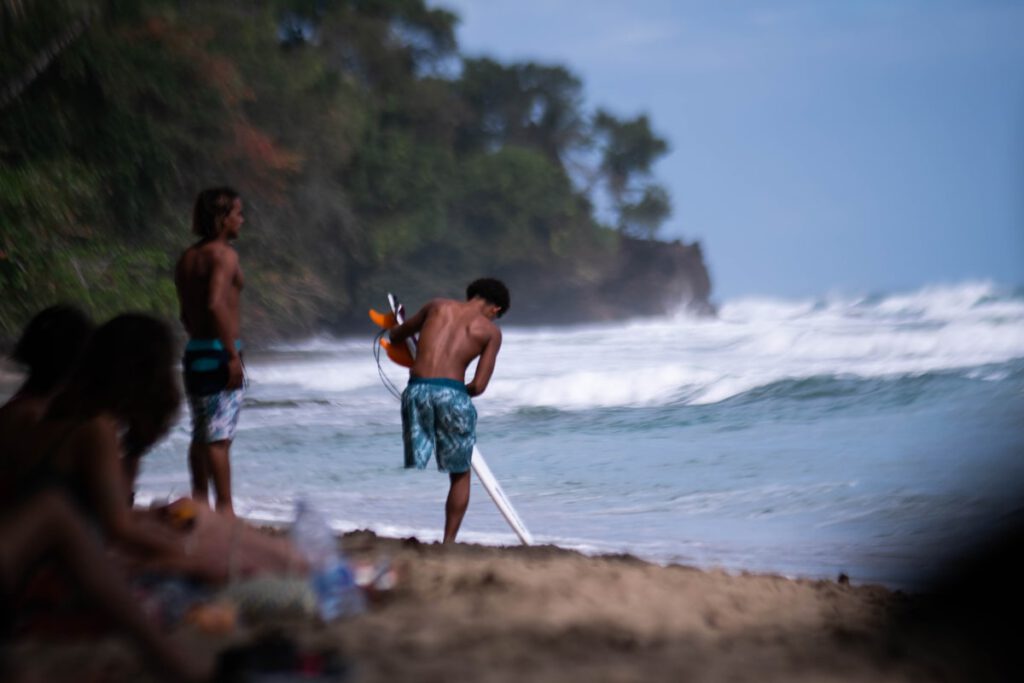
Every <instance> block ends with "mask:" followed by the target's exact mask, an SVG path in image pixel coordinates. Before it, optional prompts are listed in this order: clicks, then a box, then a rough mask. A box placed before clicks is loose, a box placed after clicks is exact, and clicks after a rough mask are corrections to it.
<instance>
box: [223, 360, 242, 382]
mask: <svg viewBox="0 0 1024 683" xmlns="http://www.w3.org/2000/svg"><path fill="white" fill-rule="evenodd" d="M244 380H245V374H244V373H243V372H242V359H241V357H239V356H231V357H230V358H228V383H227V386H226V387H224V388H225V389H241V388H242V383H243V381H244Z"/></svg>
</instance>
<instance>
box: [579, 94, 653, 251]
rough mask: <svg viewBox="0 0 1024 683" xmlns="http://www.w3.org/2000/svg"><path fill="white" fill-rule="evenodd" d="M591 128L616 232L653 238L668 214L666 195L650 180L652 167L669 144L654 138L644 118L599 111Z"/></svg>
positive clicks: (643, 116)
mask: <svg viewBox="0 0 1024 683" xmlns="http://www.w3.org/2000/svg"><path fill="white" fill-rule="evenodd" d="M593 129H594V136H595V138H596V140H597V144H598V147H599V149H600V154H601V163H600V173H601V178H602V179H603V181H604V184H605V188H606V189H607V192H608V195H609V197H610V198H611V202H612V206H613V207H614V209H615V211H616V214H617V227H618V229H619V231H620V232H621V233H623V234H625V235H629V236H633V237H646V238H650V237H653V236H654V234H655V233H656V232H657V231H658V228H659V227H660V226H661V224H662V223H663V222H664V221H665V219H666V218H668V216H669V215H670V213H671V203H670V200H669V195H668V192H667V191H666V190H665V189H664V188H663V187H661V186H660V185H658V184H656V183H654V182H652V181H651V179H650V178H651V166H652V165H653V164H654V162H655V161H656V160H658V159H659V158H660V157H662V156H663V155H665V154H666V153H667V152H668V142H667V141H666V140H664V139H663V138H660V137H658V136H657V135H655V133H654V132H653V131H652V130H651V126H650V122H649V121H648V120H647V116H646V115H640V116H638V117H636V118H635V119H631V120H630V119H627V120H623V119H618V118H616V117H614V116H612V115H611V114H609V113H608V112H606V111H604V110H599V111H598V112H597V114H596V115H595V117H594V123H593Z"/></svg>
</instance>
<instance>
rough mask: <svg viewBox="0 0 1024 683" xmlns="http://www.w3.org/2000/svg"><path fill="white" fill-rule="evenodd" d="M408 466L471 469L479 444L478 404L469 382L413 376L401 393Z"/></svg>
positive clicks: (445, 469) (454, 472)
mask: <svg viewBox="0 0 1024 683" xmlns="http://www.w3.org/2000/svg"><path fill="white" fill-rule="evenodd" d="M402 442H403V443H404V444H405V466H406V467H415V468H416V469H420V470H422V469H426V467H427V463H428V462H430V456H432V455H433V456H434V457H435V458H436V460H437V469H439V470H440V471H442V472H449V473H451V474H460V473H462V472H466V471H468V470H469V467H470V461H471V460H472V458H473V446H474V445H475V444H476V407H474V406H473V402H472V401H471V400H470V398H469V394H467V393H466V385H465V384H463V383H462V382H457V381H455V380H453V379H444V378H422V377H413V378H411V379H410V380H409V384H408V386H406V387H405V391H403V392H402Z"/></svg>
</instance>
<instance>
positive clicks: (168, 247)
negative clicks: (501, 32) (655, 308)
mask: <svg viewBox="0 0 1024 683" xmlns="http://www.w3.org/2000/svg"><path fill="white" fill-rule="evenodd" d="M0 3H2V4H0V36H2V42H3V45H4V49H3V50H2V51H0V290H2V292H3V296H2V298H0V337H3V336H7V337H9V336H11V335H12V334H15V333H16V332H17V331H18V330H19V329H20V328H21V326H22V325H23V324H24V322H25V321H26V320H27V318H28V317H29V316H31V315H32V314H33V313H34V312H35V311H37V310H38V309H40V308H41V307H43V306H45V305H48V304H50V303H53V302H55V301H58V300H61V301H71V302H76V303H78V304H80V305H82V306H83V307H85V308H87V309H89V310H90V311H91V312H92V313H93V314H94V315H95V316H96V317H98V318H103V317H106V316H109V315H111V314H114V313H115V312H118V311H121V310H125V309H141V310H149V311H153V312H156V313H159V314H161V315H166V316H169V317H170V316H174V315H175V313H176V302H175V297H174V291H173V286H172V283H171V272H172V269H173V264H174V260H175V258H176V256H177V254H178V253H179V252H180V251H181V249H182V248H184V247H185V246H186V245H187V244H188V243H189V242H190V240H191V237H190V235H189V225H188V223H189V214H190V210H191V203H192V200H193V198H194V196H195V194H196V193H197V192H198V190H200V189H202V188H203V187H205V186H209V185H215V184H224V183H227V184H230V185H233V186H235V187H236V188H237V189H238V190H239V191H240V192H241V193H242V195H243V199H244V201H245V204H246V212H247V219H248V222H247V223H246V225H245V227H244V228H243V235H242V238H241V239H240V240H239V242H238V249H239V252H240V254H241V256H242V263H243V268H244V269H245V272H246V278H247V290H246V293H245V312H244V315H245V320H244V327H245V329H246V331H247V333H249V334H269V335H273V336H282V335H300V334H307V333H309V332H311V331H313V330H315V329H319V328H323V327H327V328H333V329H340V328H342V327H344V326H346V325H350V324H352V322H353V321H356V320H359V321H362V319H363V317H364V316H365V311H366V309H367V307H368V306H370V305H380V303H381V301H380V300H381V297H382V293H383V292H385V291H387V290H388V289H397V290H398V291H401V292H407V293H408V294H407V296H406V298H407V299H409V300H410V301H416V300H417V298H416V297H417V296H419V297H420V299H419V300H422V297H425V296H429V295H433V294H435V293H436V294H448V295H458V293H459V292H460V291H461V288H462V287H463V286H464V284H465V282H466V281H467V280H468V279H471V278H472V277H475V276H477V275H482V274H491V275H495V276H498V277H504V278H505V279H507V280H509V282H510V284H511V285H513V294H514V297H513V302H514V303H513V306H514V305H515V294H516V292H520V293H524V294H527V295H530V296H535V295H537V293H538V292H541V291H542V289H541V288H543V287H546V286H551V285H552V283H561V284H563V285H565V286H568V287H577V288H585V287H586V286H587V285H588V284H589V283H597V282H600V281H601V280H602V278H603V277H604V275H605V273H606V271H607V270H608V269H609V268H610V267H611V265H610V264H612V263H613V262H614V260H615V257H616V253H617V250H618V249H619V244H620V240H621V239H623V236H630V237H639V238H644V239H646V238H650V237H653V236H654V235H655V234H656V232H657V230H658V227H659V226H660V225H661V223H662V222H663V221H664V219H665V218H666V217H667V216H668V214H669V210H670V206H669V198H668V195H667V193H666V192H665V190H664V189H663V188H662V187H660V186H659V185H658V184H656V183H655V182H654V181H653V179H652V178H651V173H650V171H651V166H652V164H653V163H654V162H655V161H656V160H657V159H658V158H659V156H661V155H663V154H664V153H665V152H666V151H667V143H666V142H665V141H664V140H662V139H661V138H659V137H658V136H657V135H656V134H655V133H654V132H653V130H652V128H651V125H650V122H649V121H648V119H647V118H646V117H645V116H639V117H637V118H634V119H621V118H617V117H616V116H615V115H614V114H612V113H610V112H607V111H587V110H586V109H585V108H584V107H583V104H582V101H583V91H582V88H583V86H582V84H581V82H580V80H579V79H578V78H577V77H576V76H575V75H573V74H572V73H571V72H570V71H569V70H568V69H566V68H565V67H563V66H552V65H544V64H535V63H513V64H503V63H500V62H497V61H494V60H492V59H488V58H483V57H468V56H464V55H461V54H460V53H459V49H458V45H457V44H456V40H455V27H456V23H457V21H458V18H457V17H456V15H454V14H453V13H451V12H449V11H447V10H445V9H442V8H439V7H434V6H431V5H428V4H427V3H426V2H425V1H424V0H235V1H232V2H217V1H214V0H105V1H102V2H90V1H88V0H0ZM598 206H599V207H603V209H602V211H600V212H599V211H597V210H596V209H595V207H598ZM599 214H600V216H599ZM517 285H518V287H517ZM531 288H532V289H531Z"/></svg>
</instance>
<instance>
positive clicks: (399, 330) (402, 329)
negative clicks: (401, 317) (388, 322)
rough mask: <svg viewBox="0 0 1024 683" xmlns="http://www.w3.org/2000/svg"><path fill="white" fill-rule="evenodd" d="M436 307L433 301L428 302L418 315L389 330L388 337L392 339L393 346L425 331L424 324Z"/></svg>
mask: <svg viewBox="0 0 1024 683" xmlns="http://www.w3.org/2000/svg"><path fill="white" fill-rule="evenodd" d="M433 305H434V302H433V301H428V302H427V303H426V305H424V306H423V308H421V309H420V310H418V311H416V315H414V316H413V317H411V318H409V319H408V320H406V321H405V322H404V323H402V324H401V325H395V326H394V327H392V328H391V329H390V330H388V337H389V338H390V339H391V343H392V344H401V343H402V342H404V341H405V340H406V339H408V338H409V337H411V336H413V335H414V334H417V333H418V332H419V331H420V330H422V329H423V323H425V322H426V321H427V314H428V312H429V310H428V309H430V308H431V307H432V306H433Z"/></svg>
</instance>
